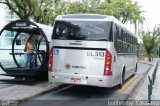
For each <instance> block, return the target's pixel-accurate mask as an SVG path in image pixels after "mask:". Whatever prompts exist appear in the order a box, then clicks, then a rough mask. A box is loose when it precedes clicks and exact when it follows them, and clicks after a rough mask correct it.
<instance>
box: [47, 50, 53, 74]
mask: <svg viewBox="0 0 160 106" xmlns="http://www.w3.org/2000/svg"><path fill="white" fill-rule="evenodd" d="M53 50H54V49H53V48H51V49H50V51H49V66H48V71H50V72H52V71H53V70H52V66H53Z"/></svg>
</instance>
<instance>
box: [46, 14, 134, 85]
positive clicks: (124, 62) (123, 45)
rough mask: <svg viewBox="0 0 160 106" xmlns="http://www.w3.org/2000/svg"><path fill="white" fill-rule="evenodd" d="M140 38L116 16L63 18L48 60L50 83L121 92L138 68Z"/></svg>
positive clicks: (53, 37)
mask: <svg viewBox="0 0 160 106" xmlns="http://www.w3.org/2000/svg"><path fill="white" fill-rule="evenodd" d="M136 44H137V38H136V36H135V35H134V34H133V33H132V32H131V31H129V30H128V29H127V28H126V27H124V25H123V24H121V23H120V22H118V20H116V19H115V18H114V17H113V16H106V15H97V14H72V15H60V16H58V17H57V18H56V21H55V25H54V30H53V35H52V44H51V45H52V48H51V50H50V58H49V69H48V70H49V71H48V72H49V82H57V83H66V84H76V85H89V86H98V87H113V86H116V85H119V87H120V88H121V87H122V85H123V83H124V81H125V80H126V79H127V78H129V77H130V76H131V75H134V73H135V71H136V67H137V52H136Z"/></svg>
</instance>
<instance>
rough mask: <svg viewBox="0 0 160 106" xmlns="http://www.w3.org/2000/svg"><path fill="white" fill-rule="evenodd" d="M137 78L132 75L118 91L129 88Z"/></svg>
mask: <svg viewBox="0 0 160 106" xmlns="http://www.w3.org/2000/svg"><path fill="white" fill-rule="evenodd" d="M136 79H137V77H136V76H134V77H132V78H131V79H129V81H127V82H126V83H124V85H123V86H122V88H121V89H119V90H118V91H117V92H118V93H120V92H121V91H123V90H124V89H125V88H127V87H128V86H129V85H130V84H131V83H132V82H133V81H135V80H136Z"/></svg>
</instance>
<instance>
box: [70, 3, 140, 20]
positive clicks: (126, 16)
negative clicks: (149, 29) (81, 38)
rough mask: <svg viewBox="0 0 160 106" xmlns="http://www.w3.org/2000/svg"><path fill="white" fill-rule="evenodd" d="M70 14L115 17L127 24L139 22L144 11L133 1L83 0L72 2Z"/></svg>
mask: <svg viewBox="0 0 160 106" xmlns="http://www.w3.org/2000/svg"><path fill="white" fill-rule="evenodd" d="M68 13H72V14H73V13H94V14H104V15H113V16H114V17H116V18H117V19H118V20H120V21H121V22H122V23H126V22H127V21H130V22H133V21H135V20H136V21H137V20H138V19H139V17H140V14H141V13H142V11H141V8H140V6H138V3H137V2H132V0H104V1H102V0H82V1H75V2H70V3H69V5H68Z"/></svg>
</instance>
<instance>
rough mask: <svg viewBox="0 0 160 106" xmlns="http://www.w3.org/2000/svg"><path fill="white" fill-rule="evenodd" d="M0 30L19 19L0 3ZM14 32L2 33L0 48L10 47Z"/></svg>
mask: <svg viewBox="0 0 160 106" xmlns="http://www.w3.org/2000/svg"><path fill="white" fill-rule="evenodd" d="M0 14H1V16H0V30H2V28H3V27H4V26H5V25H6V24H8V23H10V22H11V21H13V20H17V19H19V18H18V16H17V15H16V14H15V13H12V12H11V11H10V10H9V8H8V7H7V6H6V5H5V4H1V3H0ZM14 36H15V34H14V32H10V31H4V32H3V33H2V34H1V36H0V48H3V47H4V46H10V45H11V42H12V40H13V38H14Z"/></svg>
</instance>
